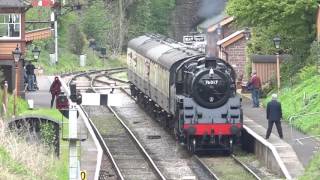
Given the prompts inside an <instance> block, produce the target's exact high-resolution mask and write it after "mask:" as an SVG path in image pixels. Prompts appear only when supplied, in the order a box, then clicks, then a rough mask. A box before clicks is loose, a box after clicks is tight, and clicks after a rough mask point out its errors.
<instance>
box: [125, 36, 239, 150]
mask: <svg viewBox="0 0 320 180" xmlns="http://www.w3.org/2000/svg"><path fill="white" fill-rule="evenodd" d="M127 64H128V78H129V81H130V90H131V95H132V96H133V97H136V99H137V103H138V104H139V105H140V106H142V107H143V108H144V109H145V110H146V111H147V112H149V114H150V115H151V116H153V117H155V118H156V119H158V120H159V121H160V122H161V123H162V124H163V125H164V126H166V127H168V128H169V129H173V130H174V133H175V135H176V136H177V138H178V139H179V140H180V141H181V142H184V143H186V144H187V147H188V149H189V150H190V151H191V152H196V151H200V150H208V149H217V148H223V149H226V150H228V151H230V152H231V151H232V145H233V140H234V139H235V137H236V136H237V135H239V133H240V130H241V128H242V109H241V99H240V97H239V96H238V95H237V94H236V86H235V80H236V74H235V71H234V70H233V68H232V67H231V66H230V65H229V64H228V63H226V62H225V61H223V60H221V59H219V58H216V57H205V55H204V54H202V53H201V52H199V51H197V50H194V49H191V48H188V47H187V46H185V45H184V44H182V43H179V42H176V41H174V40H172V39H168V38H165V37H163V36H160V35H144V36H140V37H137V38H135V39H132V40H131V41H130V42H129V44H128V50H127Z"/></svg>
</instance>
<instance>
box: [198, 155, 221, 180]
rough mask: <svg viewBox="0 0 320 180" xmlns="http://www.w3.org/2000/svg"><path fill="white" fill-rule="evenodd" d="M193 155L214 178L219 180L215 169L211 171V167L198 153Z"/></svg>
mask: <svg viewBox="0 0 320 180" xmlns="http://www.w3.org/2000/svg"><path fill="white" fill-rule="evenodd" d="M193 157H194V158H195V160H196V161H197V162H198V163H199V164H200V165H201V166H202V168H203V169H204V170H206V171H207V173H209V175H210V176H211V178H212V179H214V180H219V178H218V176H217V175H216V174H215V173H214V172H213V171H211V169H210V168H209V167H208V166H207V165H206V163H204V162H203V161H202V160H201V159H200V158H199V157H198V156H197V155H194V156H193Z"/></svg>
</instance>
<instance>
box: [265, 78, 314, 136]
mask: <svg viewBox="0 0 320 180" xmlns="http://www.w3.org/2000/svg"><path fill="white" fill-rule="evenodd" d="M319 89H320V78H319V77H318V76H314V77H312V78H310V79H308V80H304V81H301V83H300V84H297V85H296V86H294V87H287V88H283V89H282V90H281V92H280V102H281V105H282V111H283V116H284V120H286V121H289V118H290V117H293V116H297V117H296V118H293V126H295V127H296V128H297V129H299V130H301V131H302V132H304V133H307V134H310V135H320V120H319V119H320V93H319V92H318V90H319ZM269 101H270V97H268V98H267V99H266V100H264V105H266V103H267V102H269ZM318 112H319V113H318Z"/></svg>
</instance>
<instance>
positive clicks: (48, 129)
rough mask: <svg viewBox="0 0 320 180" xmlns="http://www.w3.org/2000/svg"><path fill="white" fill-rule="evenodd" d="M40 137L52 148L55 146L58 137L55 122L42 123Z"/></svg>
mask: <svg viewBox="0 0 320 180" xmlns="http://www.w3.org/2000/svg"><path fill="white" fill-rule="evenodd" d="M40 137H41V141H42V143H43V144H45V145H46V146H47V147H49V148H50V149H51V148H52V147H53V143H54V140H55V139H56V136H55V131H54V126H53V124H51V123H42V124H41V125H40Z"/></svg>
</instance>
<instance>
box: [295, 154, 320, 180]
mask: <svg viewBox="0 0 320 180" xmlns="http://www.w3.org/2000/svg"><path fill="white" fill-rule="evenodd" d="M299 179H300V180H317V179H320V153H318V154H317V155H315V157H314V158H313V160H312V161H311V163H310V164H309V166H308V167H307V168H306V171H305V173H304V175H303V176H301V177H300V178H299Z"/></svg>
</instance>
